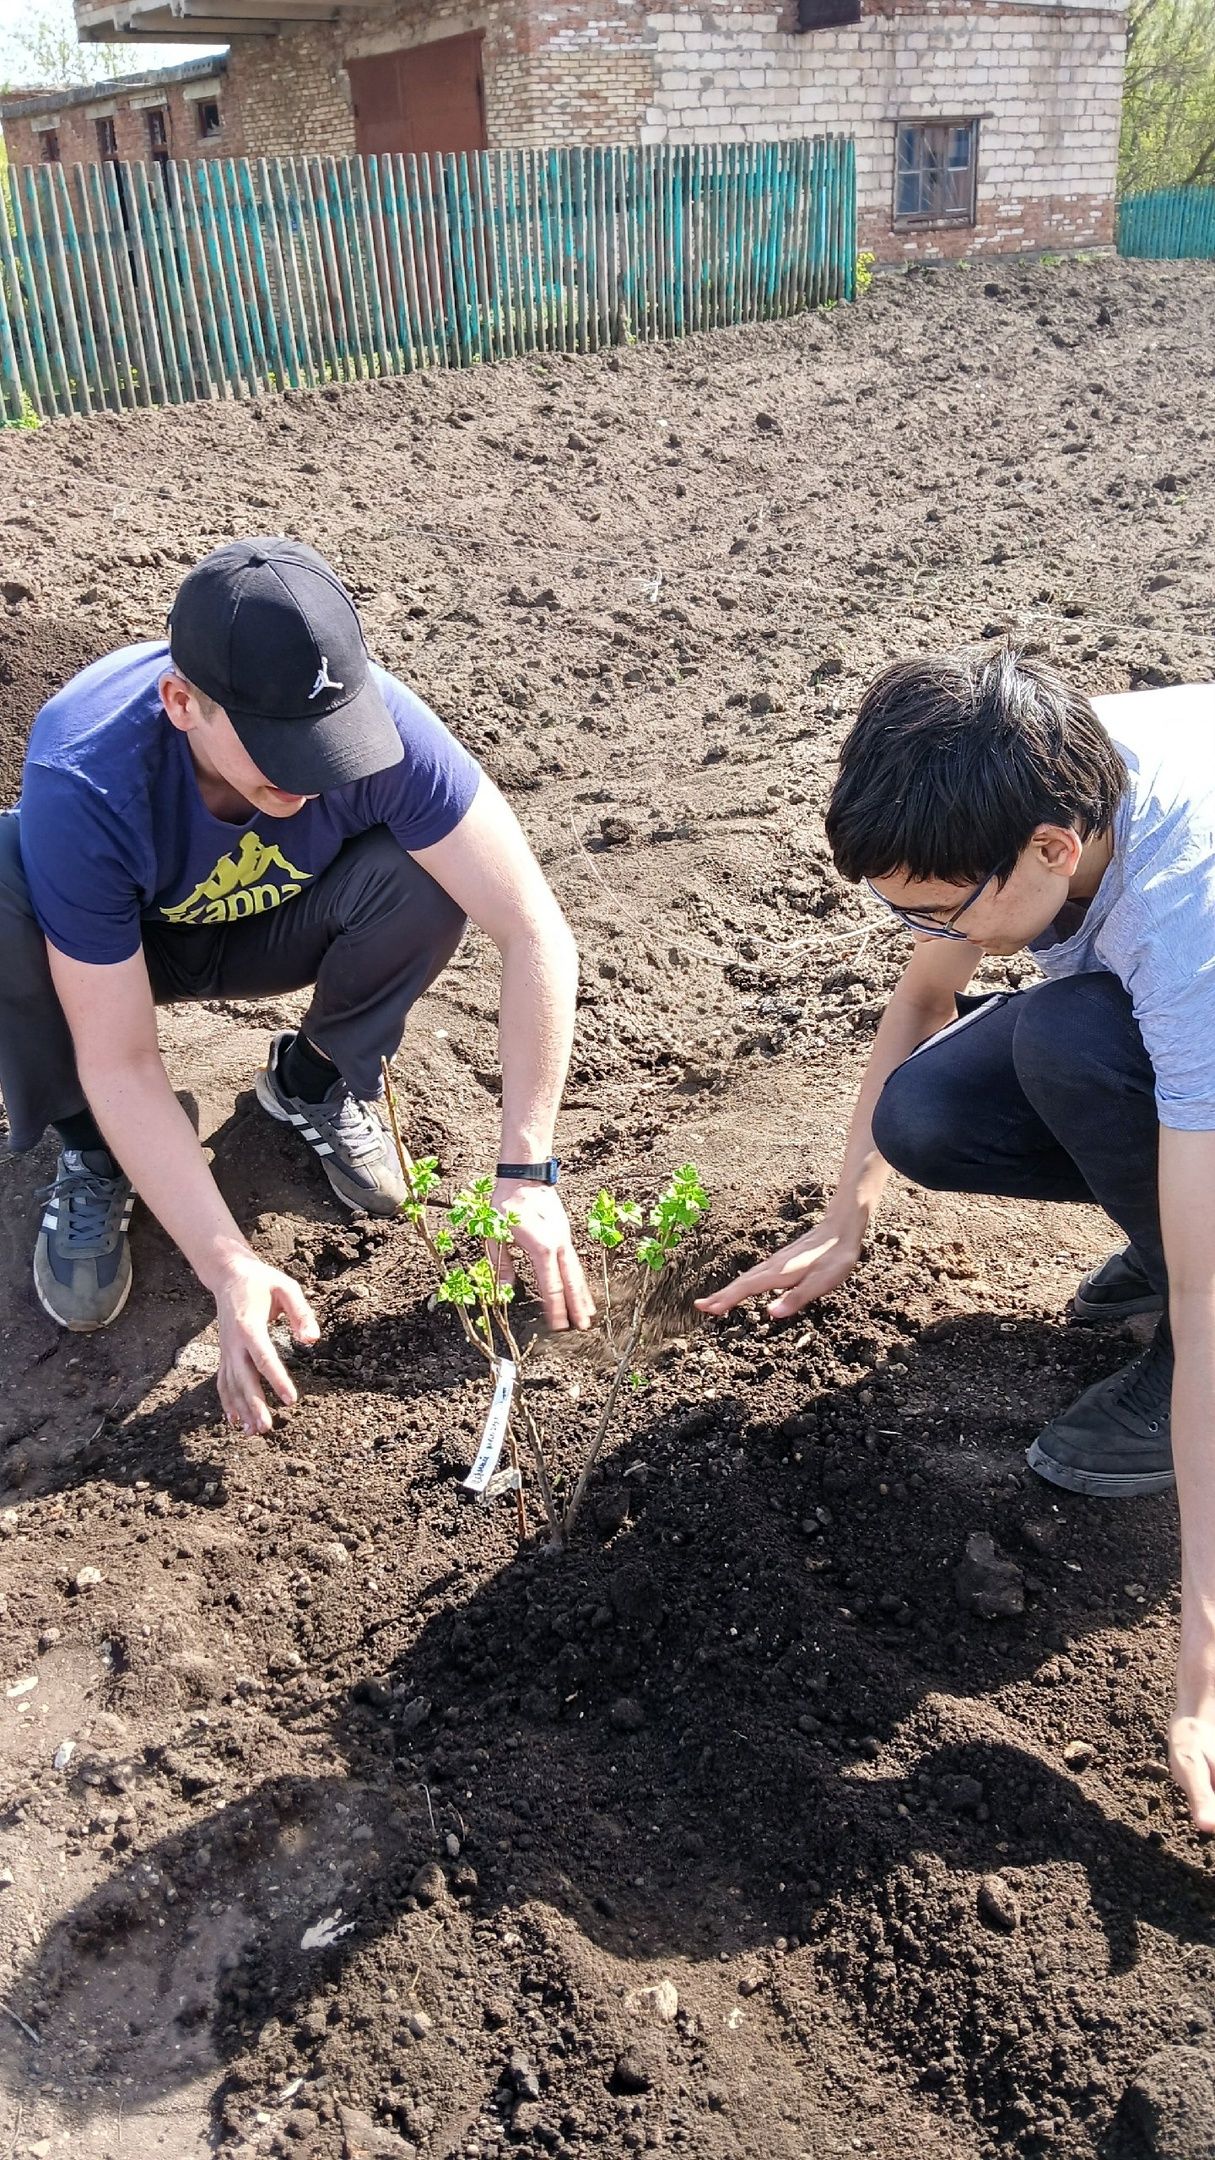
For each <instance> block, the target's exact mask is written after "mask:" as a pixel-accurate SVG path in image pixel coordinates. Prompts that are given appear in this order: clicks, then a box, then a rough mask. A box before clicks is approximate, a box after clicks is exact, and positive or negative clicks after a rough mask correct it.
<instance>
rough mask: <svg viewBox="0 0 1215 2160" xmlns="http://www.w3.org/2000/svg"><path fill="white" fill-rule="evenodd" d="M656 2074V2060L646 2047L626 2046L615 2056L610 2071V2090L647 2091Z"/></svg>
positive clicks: (621, 2091)
mask: <svg viewBox="0 0 1215 2160" xmlns="http://www.w3.org/2000/svg"><path fill="white" fill-rule="evenodd" d="M657 2075H658V2065H657V2061H656V2059H655V2057H654V2055H653V2054H652V2052H651V2051H650V2050H649V2049H648V2048H641V2047H630V2048H626V2049H625V2051H624V2053H623V2055H618V2056H617V2057H616V2067H615V2069H614V2070H613V2072H612V2091H613V2092H615V2093H646V2092H649V2090H650V2088H651V2086H652V2085H653V2083H654V2080H655V2078H656V2077H657Z"/></svg>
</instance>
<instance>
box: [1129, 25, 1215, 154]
mask: <svg viewBox="0 0 1215 2160" xmlns="http://www.w3.org/2000/svg"><path fill="white" fill-rule="evenodd" d="M1203 180H1205V181H1215V0H1131V8H1130V16H1129V22H1128V45H1127V63H1126V92H1125V98H1124V102H1123V108H1122V146H1121V160H1120V168H1119V182H1120V186H1121V191H1122V193H1123V194H1124V195H1132V194H1135V195H1137V194H1140V193H1141V192H1142V191H1143V190H1144V189H1146V188H1162V187H1189V186H1192V185H1193V184H1194V183H1195V182H1198V181H1203Z"/></svg>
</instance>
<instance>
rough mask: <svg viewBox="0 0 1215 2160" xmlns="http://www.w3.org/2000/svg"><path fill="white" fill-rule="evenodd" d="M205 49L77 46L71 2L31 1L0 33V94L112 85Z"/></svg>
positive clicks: (177, 46) (68, 0)
mask: <svg viewBox="0 0 1215 2160" xmlns="http://www.w3.org/2000/svg"><path fill="white" fill-rule="evenodd" d="M208 49H213V48H207V47H205V46H191V45H144V44H133V45H81V44H79V43H78V41H77V37H76V18H75V16H74V15H73V13H72V0H33V4H32V5H29V4H27V5H23V6H22V7H21V8H20V10H19V11H18V12H17V20H16V22H15V23H14V25H13V27H12V28H0V91H3V90H16V89H20V88H24V87H30V86H33V87H37V88H39V89H41V88H44V87H45V88H46V89H48V90H59V89H66V88H70V87H73V86H76V85H79V84H82V83H95V82H113V80H114V79H115V77H116V76H119V75H138V74H141V73H142V72H143V70H144V69H145V68H156V67H174V66H176V65H177V63H178V62H179V61H182V60H189V59H192V58H194V57H195V55H196V53H198V52H203V51H206V50H208Z"/></svg>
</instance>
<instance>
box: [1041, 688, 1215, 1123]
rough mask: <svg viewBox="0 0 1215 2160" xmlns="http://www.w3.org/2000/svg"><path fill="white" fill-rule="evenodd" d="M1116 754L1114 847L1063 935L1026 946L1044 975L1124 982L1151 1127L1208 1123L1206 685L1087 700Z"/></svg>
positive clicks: (1210, 755)
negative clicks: (1118, 792) (1147, 1067)
mask: <svg viewBox="0 0 1215 2160" xmlns="http://www.w3.org/2000/svg"><path fill="white" fill-rule="evenodd" d="M1094 705H1095V708H1096V712H1097V717H1098V719H1099V720H1100V721H1101V724H1102V726H1103V727H1104V728H1105V729H1106V730H1107V731H1108V733H1109V734H1110V736H1111V737H1112V738H1113V740H1114V742H1115V743H1116V744H1117V746H1118V748H1119V750H1120V751H1121V752H1122V755H1123V757H1124V758H1125V759H1126V763H1127V767H1128V769H1129V772H1130V780H1131V784H1130V787H1129V788H1128V790H1127V792H1126V794H1125V795H1124V796H1123V798H1122V801H1121V802H1120V804H1119V806H1118V813H1117V817H1116V819H1115V824H1114V852H1113V856H1112V858H1111V861H1110V863H1109V866H1108V868H1107V870H1106V872H1105V874H1104V876H1103V877H1102V879H1101V883H1100V884H1099V885H1098V887H1097V890H1096V892H1095V893H1094V895H1093V897H1092V899H1091V900H1090V902H1089V905H1088V909H1087V911H1086V913H1085V916H1084V920H1083V922H1082V923H1081V925H1080V928H1079V929H1078V930H1077V931H1076V932H1075V933H1074V935H1073V936H1071V937H1068V938H1065V939H1058V938H1057V937H1056V935H1055V933H1054V931H1053V930H1048V931H1047V932H1046V933H1045V935H1044V937H1043V938H1041V939H1039V940H1037V941H1036V942H1035V944H1034V945H1033V946H1032V947H1031V948H1030V949H1031V951H1032V953H1033V957H1034V959H1035V960H1036V961H1037V963H1038V965H1039V967H1040V968H1041V969H1042V971H1043V973H1044V974H1046V975H1051V976H1053V975H1081V974H1085V973H1089V972H1091V971H1092V970H1093V969H1096V968H1105V969H1108V970H1109V972H1110V973H1111V974H1113V975H1116V976H1117V977H1118V980H1119V981H1120V982H1121V983H1124V984H1125V986H1126V988H1127V989H1128V990H1129V992H1130V995H1131V1004H1132V1007H1133V1009H1134V1014H1135V1018H1136V1020H1137V1021H1138V1022H1139V1028H1140V1032H1141V1034H1142V1036H1143V1040H1144V1044H1145V1046H1146V1049H1147V1053H1148V1056H1149V1057H1150V1058H1151V1061H1152V1065H1153V1068H1154V1070H1155V1074H1156V1106H1157V1110H1158V1113H1159V1117H1160V1122H1161V1124H1162V1125H1167V1126H1169V1127H1171V1128H1173V1129H1175V1130H1177V1131H1180V1132H1211V1131H1215V684H1210V683H1203V684H1182V685H1178V686H1177V687H1176V688H1173V689H1166V690H1140V691H1133V692H1131V693H1130V694H1128V695H1126V696H1122V697H1108V698H1097V699H1095V700H1094Z"/></svg>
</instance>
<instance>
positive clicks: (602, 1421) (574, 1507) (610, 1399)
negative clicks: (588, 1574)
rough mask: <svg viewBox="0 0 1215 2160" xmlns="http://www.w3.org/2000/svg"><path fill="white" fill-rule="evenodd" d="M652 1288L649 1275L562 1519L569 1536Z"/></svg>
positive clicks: (563, 1527) (613, 1407) (639, 1294)
mask: <svg viewBox="0 0 1215 2160" xmlns="http://www.w3.org/2000/svg"><path fill="white" fill-rule="evenodd" d="M649 1288H650V1281H649V1279H648V1278H647V1280H646V1281H645V1282H643V1283H642V1285H641V1288H640V1289H639V1291H638V1292H637V1296H636V1299H635V1301H634V1304H633V1317H632V1319H631V1320H630V1322H629V1332H628V1339H627V1341H626V1343H625V1345H624V1348H623V1350H622V1351H621V1353H620V1356H619V1358H618V1359H617V1361H616V1370H615V1372H614V1373H613V1374H612V1381H611V1386H610V1387H609V1388H608V1391H607V1397H606V1400H605V1401H604V1405H603V1408H602V1410H601V1411H600V1413H599V1423H598V1424H597V1425H596V1427H595V1430H594V1433H593V1435H592V1438H591V1443H590V1446H589V1447H588V1449H587V1451H586V1455H585V1457H584V1459H583V1464H582V1469H581V1471H580V1472H579V1475H578V1483H577V1484H576V1485H575V1487H574V1490H573V1492H572V1493H571V1495H570V1501H569V1506H568V1507H567V1508H566V1511H565V1514H564V1515H563V1516H562V1518H561V1529H562V1533H563V1535H564V1536H565V1537H566V1538H569V1537H570V1536H571V1534H572V1532H573V1528H574V1524H575V1522H576V1521H577V1519H578V1511H579V1509H580V1508H581V1506H582V1502H583V1498H584V1496H585V1493H586V1488H587V1486H588V1485H589V1484H590V1481H591V1473H592V1471H593V1470H594V1467H595V1464H596V1462H597V1461H598V1459H599V1451H600V1449H601V1448H602V1446H603V1443H604V1440H605V1439H606V1437H607V1431H608V1427H609V1425H610V1424H611V1422H612V1414H613V1412H614V1411H615V1408H616V1398H617V1396H618V1395H619V1393H620V1390H621V1387H622V1385H623V1383H624V1376H625V1373H626V1372H627V1371H628V1370H629V1368H630V1367H631V1365H632V1362H633V1353H634V1351H635V1350H636V1348H637V1345H638V1343H639V1342H640V1340H641V1321H642V1315H643V1313H644V1312H645V1304H646V1298H647V1296H648V1294H649Z"/></svg>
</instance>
